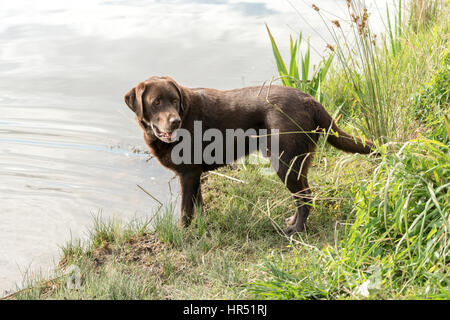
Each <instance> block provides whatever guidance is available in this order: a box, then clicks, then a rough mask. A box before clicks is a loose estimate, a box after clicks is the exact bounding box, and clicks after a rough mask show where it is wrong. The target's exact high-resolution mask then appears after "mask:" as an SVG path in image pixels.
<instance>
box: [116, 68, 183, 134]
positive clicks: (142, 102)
mask: <svg viewBox="0 0 450 320" xmlns="http://www.w3.org/2000/svg"><path fill="white" fill-rule="evenodd" d="M124 99H125V103H126V104H127V105H128V107H129V108H130V109H131V110H132V111H133V112H134V113H135V114H136V119H137V121H138V123H139V125H140V126H141V128H142V129H143V130H144V131H145V132H146V133H147V134H148V135H149V136H155V137H157V138H158V139H160V140H161V141H163V142H166V143H171V142H174V141H175V137H176V130H177V129H178V128H180V127H181V116H182V113H183V111H184V99H183V94H182V89H181V88H180V86H179V85H178V84H177V83H176V82H175V81H174V80H173V79H171V78H169V77H152V78H150V79H147V80H145V81H143V82H141V83H139V84H138V85H137V86H136V87H135V88H133V89H131V90H130V91H129V92H128V93H127V94H126V95H125V97H124Z"/></svg>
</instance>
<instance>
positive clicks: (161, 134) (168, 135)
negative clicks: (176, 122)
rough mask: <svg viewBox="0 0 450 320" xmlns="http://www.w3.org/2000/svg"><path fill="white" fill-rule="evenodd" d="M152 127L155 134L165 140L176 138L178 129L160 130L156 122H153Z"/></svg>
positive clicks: (171, 140) (169, 140) (170, 140)
mask: <svg viewBox="0 0 450 320" xmlns="http://www.w3.org/2000/svg"><path fill="white" fill-rule="evenodd" d="M152 129H153V132H154V133H155V135H156V136H157V137H158V138H160V139H161V140H163V141H166V142H173V141H175V139H176V135H177V134H176V133H177V130H174V131H172V132H164V131H162V130H160V129H159V128H158V127H157V126H155V125H154V124H152Z"/></svg>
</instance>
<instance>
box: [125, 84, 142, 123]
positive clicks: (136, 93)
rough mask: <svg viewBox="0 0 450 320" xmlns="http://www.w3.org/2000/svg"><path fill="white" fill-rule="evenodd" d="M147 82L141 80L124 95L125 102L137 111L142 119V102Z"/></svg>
mask: <svg viewBox="0 0 450 320" xmlns="http://www.w3.org/2000/svg"><path fill="white" fill-rule="evenodd" d="M145 88H146V86H145V83H143V82H141V83H139V84H138V85H137V87H135V88H133V89H131V90H130V91H128V92H127V94H126V95H125V97H124V100H125V103H126V104H127V106H128V107H129V108H130V109H131V110H132V111H133V112H134V113H136V115H137V117H138V118H139V119H140V118H142V115H143V113H144V109H143V104H142V95H143V94H144V92H145Z"/></svg>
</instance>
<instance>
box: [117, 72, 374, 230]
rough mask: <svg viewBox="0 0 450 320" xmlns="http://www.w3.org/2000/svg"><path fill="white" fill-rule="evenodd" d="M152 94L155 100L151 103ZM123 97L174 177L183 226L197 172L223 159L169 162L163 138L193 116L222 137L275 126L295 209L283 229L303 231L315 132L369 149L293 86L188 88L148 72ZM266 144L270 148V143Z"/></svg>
mask: <svg viewBox="0 0 450 320" xmlns="http://www.w3.org/2000/svg"><path fill="white" fill-rule="evenodd" d="M155 98H159V100H157V102H155ZM125 102H126V103H127V105H128V106H129V107H130V109H131V110H133V111H134V112H135V113H136V118H137V121H138V123H139V125H140V126H141V127H142V129H143V130H144V139H145V142H146V143H147V145H148V147H149V149H150V152H151V153H152V154H153V155H155V157H156V158H157V159H158V160H159V161H160V163H161V164H162V165H163V166H165V167H167V168H169V169H171V170H172V171H174V172H175V173H176V174H177V175H178V176H179V179H180V184H181V192H182V196H181V219H180V220H181V222H182V224H184V225H188V224H189V222H190V220H191V218H192V216H193V213H194V208H195V205H201V203H202V198H201V191H200V176H201V174H202V173H203V172H206V171H209V170H213V169H216V168H218V167H220V166H223V165H224V164H206V163H202V164H180V165H176V164H174V163H173V162H172V160H171V151H172V149H173V147H174V146H175V145H176V143H168V142H167V141H166V138H167V137H170V135H171V134H172V133H173V131H174V130H176V129H177V128H178V127H180V126H181V128H184V129H187V130H189V131H190V132H191V133H193V128H194V121H202V125H203V130H206V129H209V128H215V129H219V130H220V131H221V132H222V133H223V134H224V136H225V130H226V129H238V128H241V129H243V130H244V131H245V130H247V129H250V128H253V129H255V130H259V129H267V130H268V132H269V134H270V130H271V129H278V130H279V132H280V136H279V146H280V150H279V152H280V153H279V154H280V155H281V156H280V163H279V167H278V171H277V174H278V176H279V177H280V179H281V180H282V181H283V182H284V183H285V184H286V187H287V188H288V189H289V191H291V193H292V194H293V196H294V199H295V201H296V203H297V210H296V213H295V214H294V215H293V216H292V217H290V218H289V219H286V221H287V223H288V225H289V227H288V228H287V229H286V231H285V232H286V233H287V234H292V233H295V232H300V231H303V230H304V227H305V223H306V219H307V217H308V214H309V208H310V206H309V205H308V203H309V202H310V189H309V185H308V179H307V173H308V166H309V164H310V162H311V159H312V155H313V152H314V149H315V146H316V143H317V141H318V139H319V137H320V136H326V137H327V141H328V142H329V143H330V144H332V145H333V146H334V147H336V148H338V149H341V150H343V151H347V152H357V153H365V154H367V153H370V152H372V151H373V150H374V148H375V146H374V144H373V143H372V142H370V141H366V143H363V142H362V141H361V140H360V139H359V138H356V139H355V138H353V137H352V136H350V135H348V134H347V133H345V132H343V131H342V130H341V129H339V127H338V126H337V125H336V123H335V122H334V121H333V119H332V117H331V116H330V115H329V114H328V112H327V111H326V110H325V108H324V107H323V106H322V105H321V104H320V103H319V102H317V101H316V100H315V99H314V98H312V97H311V96H310V95H308V94H305V93H303V92H301V91H299V90H297V89H293V88H287V87H281V86H270V87H269V86H265V87H248V88H242V89H235V90H227V91H219V90H215V89H206V88H196V89H191V88H185V87H182V86H180V85H178V84H177V83H176V82H175V81H174V80H173V79H171V78H169V77H152V78H150V79H148V80H146V81H144V82H141V83H139V84H138V85H137V86H136V87H135V88H133V89H131V90H130V91H129V92H128V93H127V94H126V95H125ZM175 120H181V122H178V121H175ZM175 122H176V125H174V123H175ZM154 127H156V129H152V128H154ZM299 131H302V132H299ZM292 132H296V133H292ZM283 133H285V134H283ZM324 133H329V135H325V134H324ZM157 134H158V135H160V136H157ZM204 147H205V144H204V145H203V148H204ZM268 148H269V152H270V144H269V146H268ZM249 152H251V151H250V150H246V153H249ZM224 154H225V153H224ZM235 154H236V153H235ZM234 160H235V159H234ZM289 168H290V169H289ZM299 171H301V174H299Z"/></svg>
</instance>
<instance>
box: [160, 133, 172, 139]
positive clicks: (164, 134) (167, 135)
mask: <svg viewBox="0 0 450 320" xmlns="http://www.w3.org/2000/svg"><path fill="white" fill-rule="evenodd" d="M161 135H162V136H163V137H164V138H166V139H169V140H170V138H171V137H172V134H171V133H167V132H163V133H162V134H161Z"/></svg>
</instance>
